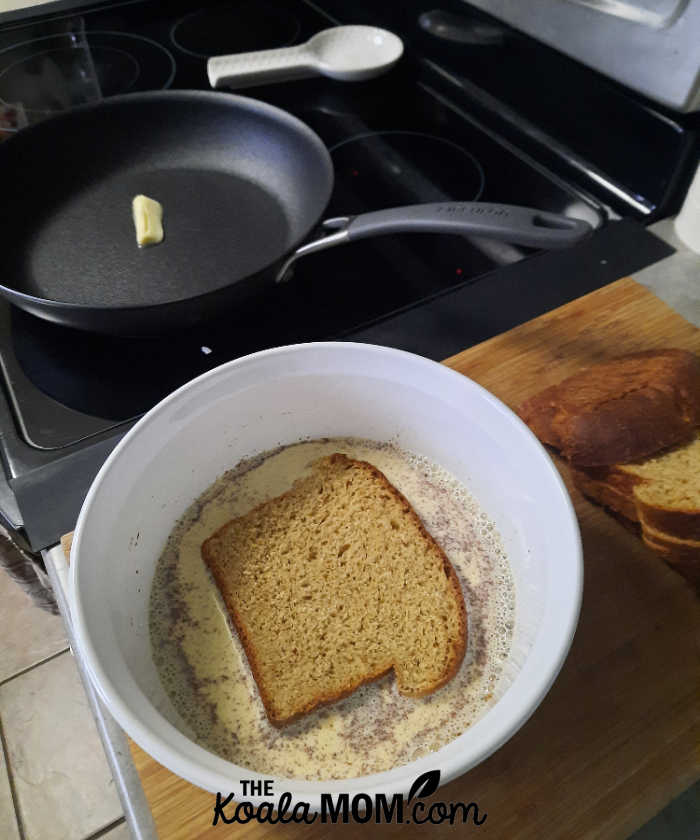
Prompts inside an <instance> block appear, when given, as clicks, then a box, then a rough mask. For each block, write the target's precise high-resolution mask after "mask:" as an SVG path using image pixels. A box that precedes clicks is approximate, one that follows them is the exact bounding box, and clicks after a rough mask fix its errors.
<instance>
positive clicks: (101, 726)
mask: <svg viewBox="0 0 700 840" xmlns="http://www.w3.org/2000/svg"><path fill="white" fill-rule="evenodd" d="M650 230H651V231H652V232H653V233H655V234H656V235H657V236H659V237H660V238H662V239H664V240H666V241H667V242H669V243H670V244H671V245H672V246H673V247H675V248H676V249H677V251H676V253H675V254H673V255H671V256H669V257H667V258H665V259H663V260H661V261H660V262H657V263H655V264H654V265H652V266H649V267H647V268H645V269H643V270H642V271H640V272H638V273H637V274H634V275H633V279H635V280H636V281H638V282H639V283H640V284H642V285H644V286H646V287H647V288H648V289H649V290H651V291H652V292H654V294H656V295H657V296H658V297H659V298H660V299H662V300H663V301H664V302H666V303H667V304H668V305H669V306H671V307H672V308H674V309H675V310H676V311H677V312H679V313H680V314H681V315H682V316H683V317H684V318H685V319H687V320H688V321H690V322H692V323H693V324H695V325H696V326H700V255H698V254H695V253H693V252H691V251H690V250H689V249H687V248H685V247H684V246H683V244H682V243H680V242H679V241H678V240H677V238H676V237H675V234H674V231H673V226H672V222H671V221H670V220H664V221H661V222H658V223H657V224H655V225H654V226H653V227H651V228H650ZM44 558H45V562H46V566H47V570H48V572H49V575H50V578H51V582H52V585H53V587H54V589H55V591H56V595H57V601H58V604H59V608H60V610H61V614H62V616H63V619H64V622H65V624H66V631H67V634H68V638H69V641H70V642H71V647H72V650H73V653H74V655H75V658H76V662H77V665H78V668H79V671H80V673H81V676H82V678H83V682H84V684H85V689H86V694H87V696H88V700H89V702H90V705H91V708H92V711H93V714H94V716H95V720H96V722H97V726H98V730H99V732H100V735H101V737H102V740H103V743H104V746H105V751H106V754H107V758H108V761H109V763H110V766H111V769H112V773H113V775H114V780H115V784H116V787H117V789H118V791H119V794H120V797H121V801H122V805H123V808H124V813H125V816H126V820H127V822H128V824H129V826H130V828H131V831H132V833H133V836H134V837H135V838H138V840H148V838H155V837H156V833H155V826H154V822H153V819H152V817H151V813H150V811H149V809H148V805H147V802H146V798H145V796H144V793H143V789H142V787H141V783H140V780H139V777H138V775H137V773H136V771H135V769H134V765H133V762H132V758H131V754H130V751H129V747H128V744H127V741H126V737H125V735H124V733H123V732H122V731H121V730H120V728H119V727H118V726H117V725H116V724H115V723H114V721H113V720H112V718H111V716H110V715H109V713H108V712H107V710H106V709H105V707H104V706H103V704H102V702H101V701H100V699H99V698H98V697H97V696H96V694H95V692H94V690H93V689H92V686H91V685H90V683H89V679H88V678H87V675H86V673H85V667H84V662H83V659H82V657H81V654H80V650H79V649H77V648H76V647H75V645H74V642H73V638H72V628H71V622H70V614H69V609H68V603H67V594H66V593H67V589H68V566H67V563H66V559H65V556H64V553H63V550H62V548H61V546H55V547H53V548H52V549H50V550H48V551H46V552H44ZM162 840H165V838H162Z"/></svg>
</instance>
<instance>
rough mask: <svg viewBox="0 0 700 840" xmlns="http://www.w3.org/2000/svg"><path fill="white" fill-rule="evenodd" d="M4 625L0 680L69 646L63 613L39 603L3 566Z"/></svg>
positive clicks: (0, 603)
mask: <svg viewBox="0 0 700 840" xmlns="http://www.w3.org/2000/svg"><path fill="white" fill-rule="evenodd" d="M0 627H2V637H1V638H0V682H2V681H3V680H6V679H7V678H8V677H11V676H13V675H14V674H16V673H17V672H18V671H22V670H23V669H24V668H28V667H29V666H30V665H36V663H37V662H41V661H42V659H46V658H47V657H49V656H52V655H53V654H54V653H58V652H59V651H61V650H66V648H67V647H68V642H67V641H66V636H65V633H64V630H63V621H62V620H61V617H60V616H58V615H51V614H50V613H47V612H46V611H45V610H42V609H39V607H37V606H35V605H34V602H33V601H32V599H31V598H30V597H29V596H28V595H26V594H25V593H24V592H23V591H22V590H21V589H20V587H19V586H18V585H17V584H16V583H15V582H14V581H13V580H12V579H11V578H10V576H9V575H8V574H7V573H6V572H5V571H4V570H2V569H0Z"/></svg>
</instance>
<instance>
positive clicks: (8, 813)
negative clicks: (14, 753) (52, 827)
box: [0, 746, 128, 840]
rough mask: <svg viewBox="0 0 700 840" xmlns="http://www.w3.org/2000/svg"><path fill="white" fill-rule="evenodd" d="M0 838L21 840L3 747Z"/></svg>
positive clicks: (0, 760) (0, 763)
mask: <svg viewBox="0 0 700 840" xmlns="http://www.w3.org/2000/svg"><path fill="white" fill-rule="evenodd" d="M0 837H2V838H3V840H19V829H18V828H17V817H16V816H15V806H14V804H13V802H12V792H11V791H10V782H9V780H8V778H7V767H6V765H5V756H4V755H3V752H2V746H0ZM127 837H128V835H127ZM119 840H121V838H119Z"/></svg>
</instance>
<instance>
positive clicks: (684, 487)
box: [572, 435, 700, 547]
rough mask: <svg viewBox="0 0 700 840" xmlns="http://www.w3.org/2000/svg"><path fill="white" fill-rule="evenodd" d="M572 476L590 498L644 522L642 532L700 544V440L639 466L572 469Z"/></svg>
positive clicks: (643, 462) (699, 436)
mask: <svg viewBox="0 0 700 840" xmlns="http://www.w3.org/2000/svg"><path fill="white" fill-rule="evenodd" d="M572 476H573V479H574V484H575V485H576V487H578V489H579V490H580V491H581V492H582V493H583V494H584V495H585V496H588V497H589V498H592V499H594V500H595V501H597V502H600V504H603V505H606V506H607V507H610V508H612V509H613V510H615V511H617V512H618V513H621V514H622V515H623V516H626V517H627V518H628V519H631V520H633V521H635V522H639V523H640V524H641V526H642V530H643V532H645V533H646V532H649V533H652V534H653V533H654V532H656V533H657V534H658V533H663V534H666V535H667V536H669V537H672V538H675V539H679V540H690V541H700V435H697V436H696V438H695V440H693V441H692V442H691V443H689V444H686V445H685V446H678V447H674V448H673V449H670V450H668V451H666V452H663V453H661V454H659V455H657V456H656V457H654V458H648V459H647V460H645V461H642V462H640V463H637V464H615V465H614V466H611V467H607V468H604V469H597V470H583V469H576V468H572ZM699 547H700V543H699Z"/></svg>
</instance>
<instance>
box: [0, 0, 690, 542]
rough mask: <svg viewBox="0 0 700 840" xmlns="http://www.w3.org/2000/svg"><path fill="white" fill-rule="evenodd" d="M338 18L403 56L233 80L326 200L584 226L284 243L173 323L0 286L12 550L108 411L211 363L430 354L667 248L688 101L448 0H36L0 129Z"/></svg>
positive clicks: (54, 510)
mask: <svg viewBox="0 0 700 840" xmlns="http://www.w3.org/2000/svg"><path fill="white" fill-rule="evenodd" d="M338 23H368V24H375V25H379V26H383V27H385V28H388V29H391V30H393V31H395V32H396V33H397V34H398V35H400V36H401V37H402V38H403V40H404V45H405V53H404V57H403V58H402V59H401V61H400V62H399V64H398V65H397V66H396V67H395V68H394V69H393V70H391V71H390V72H389V73H387V74H386V75H384V76H382V77H380V78H377V79H373V80H371V81H367V82H361V83H352V84H350V83H343V82H335V81H332V80H330V79H326V78H318V79H309V80H304V81H296V82H289V83H282V84H276V85H267V86H264V87H258V88H253V89H247V90H245V91H242V93H244V94H245V95H249V96H254V97H257V98H260V99H263V100H265V101H268V102H270V103H272V104H274V105H277V106H279V107H282V108H284V109H286V110H288V111H290V112H291V113H293V114H295V115H296V116H298V117H299V118H301V119H302V120H303V121H304V122H306V123H307V124H308V125H310V126H311V127H312V128H313V129H314V130H315V131H316V132H317V133H318V134H319V136H320V137H321V139H322V140H323V142H324V143H325V144H326V146H327V147H328V149H329V152H330V154H331V158H332V160H333V164H334V169H335V178H336V183H335V188H334V192H333V195H332V198H331V201H330V204H329V206H328V208H327V215H328V216H337V215H351V214H356V213H360V212H363V211H368V210H376V209H380V208H383V207H391V206H397V205H402V204H412V203H422V202H432V201H452V200H455V201H456V200H460V201H478V200H484V201H494V202H503V203H510V204H523V205H528V206H533V207H538V208H541V209H543V210H548V211H553V212H559V213H567V214H569V215H573V216H577V217H579V218H583V219H586V220H588V221H589V222H590V223H591V224H592V225H593V227H594V228H595V233H594V234H593V236H592V237H590V239H589V240H587V241H586V242H585V243H582V244H581V245H579V246H576V247H575V248H572V249H568V250H567V251H562V252H553V253H543V252H535V251H532V250H529V249H525V248H520V247H516V246H512V245H506V244H502V243H494V242H493V241H490V240H485V239H481V238H479V237H456V236H438V235H433V234H421V235H399V236H386V237H380V238H377V239H372V240H367V241H362V242H358V243H356V244H352V245H348V246H345V247H343V248H342V249H331V250H329V251H326V252H321V253H318V254H313V255H310V256H308V257H305V258H304V259H303V260H300V261H299V262H298V263H297V264H296V266H295V271H294V274H293V276H292V277H291V279H289V280H288V281H287V282H285V283H283V284H280V285H278V286H277V287H275V288H272V289H268V290H266V291H265V292H264V293H261V294H260V296H259V297H257V298H255V299H253V300H251V301H249V302H246V303H245V304H244V305H237V306H236V307H235V308H231V309H229V310H227V311H223V312H221V313H220V314H219V315H218V316H217V317H216V318H214V319H212V320H210V321H207V322H205V323H203V324H201V325H199V326H198V327H196V328H192V329H188V330H181V331H178V332H171V333H168V334H163V335H159V336H153V337H148V338H139V339H135V338H129V337H124V338H115V337H105V336H100V335H96V334H89V333H85V332H81V331H76V330H72V329H69V328H66V327H62V326H58V325H55V324H51V323H48V322H45V321H42V320H40V319H38V318H36V317H35V316H32V315H29V314H27V313H24V312H22V311H20V310H17V309H15V308H14V307H12V306H11V305H9V304H8V303H5V302H0V365H1V367H2V376H3V383H2V384H3V390H2V395H0V397H1V398H0V429H2V438H1V439H0V451H1V452H2V457H3V463H4V467H5V476H4V478H5V480H4V481H0V513H1V514H2V516H3V518H4V519H5V520H6V522H7V523H8V524H10V525H11V526H12V527H13V528H14V529H15V531H16V532H17V533H20V534H23V535H24V536H25V537H26V538H27V540H28V541H29V543H30V545H31V547H32V548H33V549H35V550H39V549H41V548H44V547H46V546H48V545H51V544H53V543H55V542H56V541H57V539H58V537H59V536H60V535H61V533H63V532H65V531H68V530H70V529H71V528H72V527H73V525H74V523H75V518H76V516H77V513H78V510H79V507H80V504H81V502H82V499H83V497H84V494H85V492H86V489H87V487H88V486H89V483H90V481H91V480H92V478H93V477H94V475H95V473H96V471H97V470H98V469H99V466H100V465H101V463H102V462H103V460H104V458H105V457H106V455H107V454H108V452H109V451H110V450H111V449H112V448H113V446H114V445H115V444H116V443H117V441H118V440H119V439H120V437H121V436H122V435H123V434H124V433H125V432H126V430H127V429H128V428H129V427H130V425H131V424H132V423H133V422H134V421H135V420H136V419H137V418H138V417H139V416H140V415H142V414H143V413H144V412H145V411H147V410H148V409H149V408H150V407H152V406H153V405H154V404H155V403H156V402H157V401H158V400H160V399H161V398H162V397H164V396H165V395H166V394H167V393H169V392H170V391H172V390H173V389H174V388H176V387H178V386H179V385H181V384H183V383H184V382H186V381H187V380H189V379H191V378H192V377H193V376H196V375H198V374H200V373H202V372H204V371H206V370H209V369H210V368H212V367H214V366H216V365H219V364H221V363H223V362H226V361H228V360H230V359H235V358H238V357H240V356H242V355H245V354H247V353H251V352H254V351H257V350H261V349H265V348H268V347H273V346H280V345H283V344H289V343H295V342H302V341H314V340H325V339H331V340H332V339H346V340H359V341H372V342H375V343H380V344H387V345H391V346H396V347H403V348H404V349H410V350H413V351H415V352H419V353H422V354H423V355H425V356H428V357H431V358H435V359H440V358H444V357H446V356H448V355H450V354H451V353H455V352H457V351H459V350H461V349H463V348H464V347H467V346H470V345H472V344H474V343H476V342H478V341H482V340H484V339H486V338H488V337H490V336H491V335H495V334H497V333H499V332H502V331H503V330H505V329H508V328H510V327H512V326H515V325H516V324H518V323H522V322H523V321H525V320H528V319H529V318H532V317H535V316H537V315H539V314H541V313H542V312H545V311H547V310H549V309H551V308H553V307H555V306H558V305H561V304H563V303H565V302H566V301H567V300H571V299H573V298H575V297H578V296H580V295H581V294H584V293H586V292H588V291H592V290H593V289H595V288H597V287H599V286H601V285H604V284H605V283H608V282H611V281H612V280H615V279H617V277H619V276H622V275H623V274H626V273H630V272H633V271H635V270H638V269H639V268H641V267H643V266H644V265H646V264H649V263H650V262H653V261H655V260H657V259H660V258H661V257H662V256H665V255H666V254H668V253H669V250H670V249H669V248H668V247H667V246H665V245H664V244H663V243H661V242H660V241H659V240H657V239H656V238H654V237H653V236H651V235H650V234H648V233H647V232H646V231H645V229H644V225H645V224H646V223H647V222H649V221H652V220H654V219H656V218H659V217H660V216H663V215H667V214H668V213H670V212H672V211H673V210H674V209H675V207H676V206H677V204H678V201H679V197H680V195H681V194H682V190H683V186H684V185H685V183H686V182H687V179H688V176H689V172H690V168H691V163H692V156H693V154H694V153H695V148H696V147H695V142H696V125H695V123H694V118H693V117H685V118H682V117H680V116H675V115H673V114H671V113H669V112H665V111H663V110H661V109H659V108H658V107H655V106H652V105H651V104H650V103H649V102H647V101H644V100H642V99H641V98H640V97H638V96H635V95H632V94H631V93H630V92H628V91H626V90H625V89H624V88H622V87H620V86H619V85H616V84H615V83H613V82H610V81H608V80H607V79H605V78H603V77H602V76H600V75H599V74H597V73H595V71H592V70H588V69H585V68H583V67H582V66H580V65H578V64H577V63H576V62H574V61H572V60H571V59H568V58H566V57H564V56H563V55H560V54H559V53H557V52H555V51H554V50H552V49H550V48H548V47H545V46H543V45H542V44H540V43H538V42H537V41H535V40H533V39H531V38H529V37H526V36H524V35H521V34H519V33H517V32H516V31H515V30H512V29H509V28H508V27H507V26H505V25H504V24H502V23H500V22H497V21H495V20H493V19H491V18H489V17H488V16H486V15H484V14H483V13H481V12H477V11H476V10H473V9H470V7H468V6H467V5H465V4H463V3H460V2H445V3H442V4H441V6H440V7H439V8H432V7H430V6H429V5H426V4H424V3H419V2H414V0H408V2H404V3H403V4H401V7H400V8H395V7H394V4H382V5H381V6H380V5H379V4H369V3H367V4H364V3H362V2H359V3H358V2H354V3H352V4H350V3H343V2H336V0H325V2H323V3H321V4H319V5H317V4H314V3H310V2H306V0H289V2H284V3H283V2H276V0H261V2H247V0H241V2H234V1H232V2H227V3H221V4H218V5H206V4H202V3H201V2H193V1H192V0H175V2H171V3H168V4H161V3H158V2H156V0H135V2H126V3H102V4H95V5H82V6H80V7H75V6H72V5H71V3H70V2H59V3H53V4H51V5H50V7H43V9H42V8H40V9H39V10H36V9H27V10H25V12H24V13H23V14H19V13H14V14H13V15H10V16H7V15H6V16H0V99H1V100H2V101H3V102H4V103H6V105H7V110H8V112H10V111H11V112H12V114H16V115H19V116H18V117H17V120H16V125H14V126H10V130H12V129H16V130H21V126H22V125H26V124H31V123H33V122H36V121H39V120H42V119H46V118H48V117H50V116H51V114H52V113H56V112H58V111H61V110H65V109H66V108H70V107H72V106H73V105H76V104H79V103H81V102H87V101H94V100H95V99H100V98H105V97H108V96H112V95H116V94H122V93H128V92H136V91H143V90H159V89H166V88H169V87H170V88H182V89H208V87H209V86H208V82H207V76H206V60H207V58H208V57H209V56H212V55H217V54H223V53H231V52H239V51H246V50H257V49H265V48H272V47H278V46H285V45H290V44H296V43H301V42H303V41H305V40H307V39H308V38H309V37H310V36H311V35H313V34H314V33H315V32H317V31H319V30H321V29H324V28H326V27H329V26H333V25H336V24H338ZM126 128H127V129H128V126H127V127H126ZM171 129H172V131H177V130H178V126H177V125H172V126H171ZM640 137H644V138H645V139H644V143H640V142H639V138H640ZM0 151H1V147H0ZM97 153H99V150H96V154H97ZM223 222H224V223H225V220H223ZM5 247H11V243H8V244H6V245H5Z"/></svg>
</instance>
